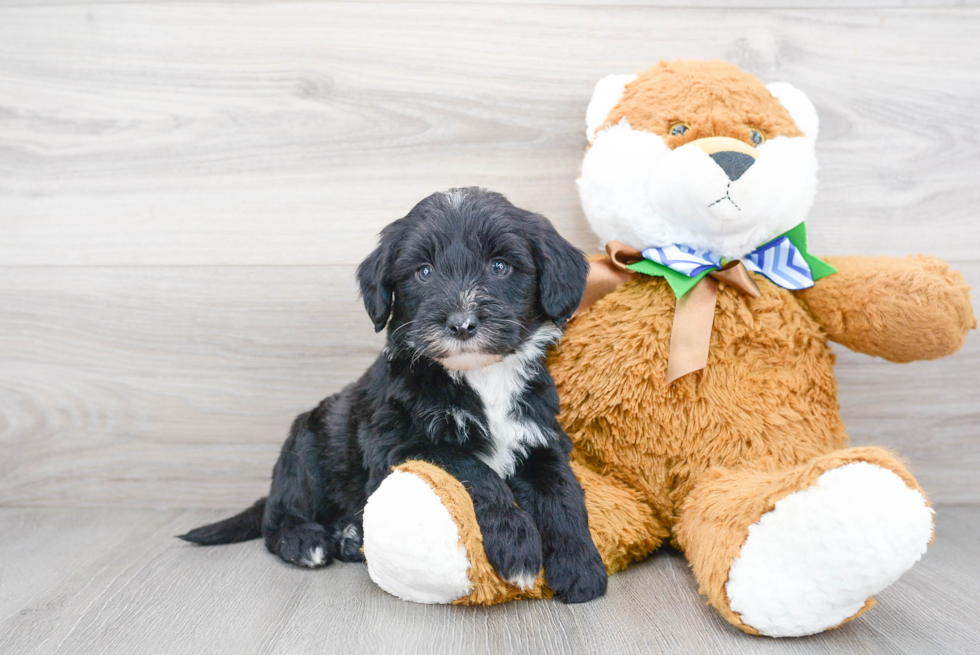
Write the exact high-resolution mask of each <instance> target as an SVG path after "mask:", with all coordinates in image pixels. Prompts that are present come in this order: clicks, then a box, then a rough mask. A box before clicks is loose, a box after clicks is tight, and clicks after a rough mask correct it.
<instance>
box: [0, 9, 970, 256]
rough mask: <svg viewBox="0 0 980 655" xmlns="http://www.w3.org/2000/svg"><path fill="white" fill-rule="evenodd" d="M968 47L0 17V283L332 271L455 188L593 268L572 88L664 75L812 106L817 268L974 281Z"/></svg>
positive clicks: (192, 19) (474, 13)
mask: <svg viewBox="0 0 980 655" xmlns="http://www.w3.org/2000/svg"><path fill="white" fill-rule="evenodd" d="M217 24H220V25H221V29H215V27H214V26H215V25H217ZM978 32H980V10H976V9H972V8H959V9H865V10H854V11H840V10H817V9H810V10H788V9H787V10H762V9H758V10H756V9H753V10H735V9H732V10H711V11H706V10H697V9H692V10H684V9H656V8H642V7H622V6H614V7H596V6H560V7H547V6H520V7H519V8H516V7H512V6H508V5H503V6H501V5H482V4H478V5H454V4H434V5H426V4H398V3H396V4H377V3H368V4H362V3H267V4H229V5H222V4H213V3H201V4H181V5H179V6H172V5H168V4H166V3H159V4H156V3H145V4H141V3H134V4H118V5H116V4H95V3H93V4H90V5H85V4H82V5H67V6H39V7H0V71H2V75H0V112H2V113H0V116H2V118H3V120H2V122H0V144H2V150H0V203H2V204H0V207H2V215H3V216H4V217H5V228H4V238H3V239H2V240H0V265H3V264H6V265H14V264H16V265H25V266H35V265H42V264H46V265H66V264H87V265H122V264H126V265H163V264H180V265H215V264H288V265H296V264H304V265H309V264H324V263H347V264H353V263H355V262H357V261H358V260H359V259H360V258H361V257H362V256H363V255H364V254H365V253H367V252H368V251H369V250H370V247H371V243H372V240H373V237H374V235H375V234H376V233H377V232H378V230H379V229H380V228H381V227H382V226H383V225H385V224H386V223H387V222H389V221H391V220H392V219H394V218H397V217H399V216H402V215H404V214H405V212H406V211H407V210H408V209H409V208H410V207H411V206H412V205H413V204H414V203H415V202H416V201H418V200H419V199H420V198H421V197H423V196H424V195H427V194H428V193H431V192H432V191H435V190H440V189H444V188H447V187H450V186H454V185H468V184H479V185H484V186H488V187H491V188H494V189H496V190H500V191H502V192H504V193H506V194H508V195H509V196H511V197H512V198H513V199H514V200H515V201H516V202H518V203H519V204H522V205H526V206H528V207H529V208H531V209H535V210H537V211H541V212H543V213H544V214H545V215H547V216H549V217H551V218H552V219H554V220H555V221H556V222H557V223H558V225H559V226H560V227H561V229H562V231H563V232H565V233H566V234H568V235H569V236H570V237H572V238H573V240H574V241H575V242H576V243H578V244H579V245H582V246H593V245H594V238H593V237H592V236H591V235H590V232H589V230H588V227H587V225H586V224H585V221H584V219H583V217H582V213H581V210H580V208H579V206H578V201H577V196H576V192H575V186H574V179H575V177H576V174H577V170H578V167H579V163H580V159H581V155H582V151H583V148H584V145H585V138H584V113H585V106H586V104H587V102H588V99H589V95H590V93H591V89H592V86H593V84H594V83H595V81H596V80H597V79H599V78H600V77H601V76H603V75H606V74H608V73H610V72H631V71H635V70H638V69H641V68H645V67H647V66H649V65H650V64H652V63H653V62H655V61H656V60H658V59H660V58H673V57H694V58H712V57H720V58H724V59H727V60H729V61H732V62H734V63H736V64H739V65H741V66H743V67H745V68H746V69H748V70H750V71H753V72H756V73H758V74H759V75H760V76H762V77H763V78H764V79H765V80H767V81H770V80H788V81H791V82H792V83H794V84H795V85H797V86H799V87H800V88H802V89H804V90H805V91H807V92H808V93H809V94H810V96H811V97H812V98H813V100H814V102H815V104H816V106H817V108H818V110H819V111H820V113H821V116H822V120H823V129H822V133H821V139H820V142H819V155H820V157H821V162H822V169H821V175H822V180H823V184H822V189H821V191H820V193H819V195H818V200H817V205H816V207H815V209H814V212H813V218H812V221H811V222H812V229H811V231H812V233H813V239H814V245H815V247H816V249H817V250H820V251H824V252H833V253H839V254H852V253H857V252H863V253H869V254H885V253H898V254H902V253H914V252H917V251H919V250H924V251H926V252H929V253H935V254H938V255H941V256H943V257H946V258H948V259H951V260H953V261H957V262H966V261H977V258H976V253H975V251H974V248H973V246H972V244H973V243H974V242H975V241H976V237H977V235H978V229H980V228H978V224H977V221H976V220H975V214H976V209H975V208H976V207H977V206H980V188H978V186H977V185H976V184H974V183H973V181H974V180H975V179H976V177H977V174H978V172H980V150H978V149H977V147H976V133H975V130H974V129H973V125H974V120H975V107H976V106H977V105H978V103H980V83H978V78H977V75H976V71H977V70H980V49H977V48H976V47H974V46H975V35H976V34H977V33H978ZM937 224H941V225H942V226H943V228H944V229H943V230H937V229H936V227H937ZM949 232H953V233H955V234H957V236H959V237H962V238H957V239H948V238H947V234H948V233H949ZM883 234H885V235H886V238H882V235H883Z"/></svg>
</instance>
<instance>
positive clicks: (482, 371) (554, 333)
mask: <svg viewBox="0 0 980 655" xmlns="http://www.w3.org/2000/svg"><path fill="white" fill-rule="evenodd" d="M560 336H561V331H560V330H559V329H558V328H557V327H555V326H554V325H552V324H548V325H545V326H544V327H541V328H540V329H538V331H537V332H535V333H534V334H533V335H531V336H530V338H529V339H528V340H527V342H526V343H525V344H524V345H523V346H521V348H520V350H518V351H517V352H516V353H514V354H513V355H508V356H507V357H504V358H503V359H502V360H501V361H499V362H497V363H496V364H491V365H489V366H484V367H482V368H477V369H473V370H469V371H463V372H462V374H461V375H462V378H463V379H464V380H466V382H467V384H469V385H470V387H472V389H473V390H474V391H476V393H477V394H478V395H479V396H480V400H481V401H482V402H483V408H484V411H485V412H486V419H487V427H488V429H489V431H490V437H491V439H493V447H494V450H493V453H491V454H490V455H486V456H483V457H481V459H482V460H483V461H484V462H485V463H486V464H487V466H489V467H490V468H492V469H493V470H494V471H496V472H497V475H499V476H500V477H502V478H506V477H508V476H510V475H513V473H514V470H515V468H516V467H517V458H518V457H520V456H522V455H524V454H526V453H527V450H528V448H530V447H532V446H543V445H545V444H546V443H547V437H546V436H545V434H544V432H543V431H542V430H541V426H539V425H537V424H536V423H533V422H530V421H525V420H521V419H519V418H516V417H515V411H514V410H515V405H516V403H517V400H518V398H520V395H521V394H522V393H523V392H524V390H525V389H526V388H527V381H528V378H529V377H530V375H531V371H532V369H533V365H534V363H535V362H536V361H538V360H539V359H540V358H541V357H543V356H544V351H545V349H546V348H547V347H548V345H550V344H551V343H552V342H554V341H555V340H557V339H558V338H559V337H560Z"/></svg>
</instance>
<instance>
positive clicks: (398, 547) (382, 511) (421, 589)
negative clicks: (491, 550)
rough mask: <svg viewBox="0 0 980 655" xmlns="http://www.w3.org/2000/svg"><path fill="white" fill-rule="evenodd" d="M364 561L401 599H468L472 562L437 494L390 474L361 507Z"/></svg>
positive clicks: (404, 474) (405, 475) (402, 474)
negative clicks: (469, 573) (365, 504)
mask: <svg viewBox="0 0 980 655" xmlns="http://www.w3.org/2000/svg"><path fill="white" fill-rule="evenodd" d="M364 556H365V558H366V559H367V563H368V572H369V573H370V575H371V579H372V580H374V582H375V583H376V584H377V585H378V586H379V587H381V588H382V589H384V590H385V591H387V592H388V593H390V594H392V595H394V596H397V597H399V598H401V599H403V600H411V601H415V602H417V603H451V602H453V601H454V600H457V599H459V598H463V597H465V596H467V595H469V593H470V590H471V589H472V588H473V584H472V583H471V582H470V578H469V575H468V572H469V570H470V560H469V557H467V554H466V547H465V546H464V545H463V544H462V543H460V538H459V529H458V528H457V527H456V522H455V521H454V520H453V517H452V516H451V515H450V513H449V510H447V509H446V506H445V505H443V503H442V501H441V500H440V499H439V496H438V495H436V493H435V491H433V489H432V488H431V487H430V486H429V485H428V484H426V482H425V481H424V480H422V479H421V478H420V477H418V476H417V475H415V474H414V473H410V472H408V471H394V472H392V474H391V475H389V476H388V477H387V478H385V480H384V481H383V482H382V483H381V486H380V487H379V488H378V490H377V491H375V492H374V493H373V494H372V495H371V497H370V498H369V499H368V503H367V506H366V507H365V508H364Z"/></svg>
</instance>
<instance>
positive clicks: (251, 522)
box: [177, 498, 265, 546]
mask: <svg viewBox="0 0 980 655" xmlns="http://www.w3.org/2000/svg"><path fill="white" fill-rule="evenodd" d="M264 512H265V498H259V499H258V500H257V501H256V502H255V504H254V505H252V506H251V507H249V508H248V509H247V510H245V511H244V512H242V513H241V514H235V515H234V516H232V517H230V518H227V519H225V520H224V521H218V522H217V523H212V524H210V525H202V526H201V527H199V528H194V529H193V530H191V531H190V532H188V533H187V534H181V535H177V536H178V537H179V538H181V539H183V540H184V541H190V542H191V543H195V544H201V545H202V546H215V545H217V544H234V543H238V542H239V541H248V540H249V539H258V538H259V537H261V536H262V514H263V513H264Z"/></svg>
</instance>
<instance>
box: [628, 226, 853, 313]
mask: <svg viewBox="0 0 980 655" xmlns="http://www.w3.org/2000/svg"><path fill="white" fill-rule="evenodd" d="M642 254H643V257H644V258H645V261H642V262H637V263H636V264H633V265H631V266H630V268H632V269H634V270H636V271H637V272H640V273H646V274H648V275H662V276H664V277H666V278H667V281H668V282H669V283H670V286H671V287H672V288H673V289H674V292H675V294H676V295H677V297H680V296H683V295H684V294H685V293H686V292H687V291H688V290H690V289H691V288H692V287H693V286H694V284H696V283H697V282H698V281H699V280H700V279H701V278H702V277H704V276H705V275H706V274H708V273H710V272H711V271H716V270H719V269H721V268H722V267H724V266H725V264H727V263H728V260H725V259H723V258H722V257H720V256H718V255H716V254H715V253H713V252H711V251H710V250H704V249H700V248H693V247H691V246H682V245H672V246H665V247H663V248H647V249H646V250H643V251H642ZM741 261H742V265H743V266H745V268H746V269H748V270H749V271H752V272H753V273H759V274H760V275H764V276H766V277H767V278H768V279H769V280H770V281H771V282H772V283H773V284H776V285H778V286H781V287H783V288H784V289H790V290H793V291H798V290H800V289H808V288H809V287H812V286H813V283H814V281H815V280H819V279H820V278H822V277H824V276H826V275H830V274H831V273H834V272H836V271H835V269H834V267H833V266H831V265H830V264H828V263H826V262H825V261H823V260H821V259H819V258H818V257H815V256H814V255H811V254H810V253H809V252H807V250H806V227H805V225H804V224H803V223H800V224H799V225H797V226H796V227H795V228H793V229H792V230H790V231H789V232H786V233H785V234H781V235H780V236H778V237H776V238H775V239H773V240H772V241H769V242H768V243H766V244H764V245H762V246H759V247H758V248H756V249H755V250H753V251H752V252H750V253H748V254H747V255H745V257H743V258H742V260H741ZM653 265H658V266H653ZM661 267H663V268H661ZM664 268H665V269H669V271H668V270H663V269H664ZM671 272H673V274H671ZM677 273H680V274H681V275H677Z"/></svg>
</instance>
